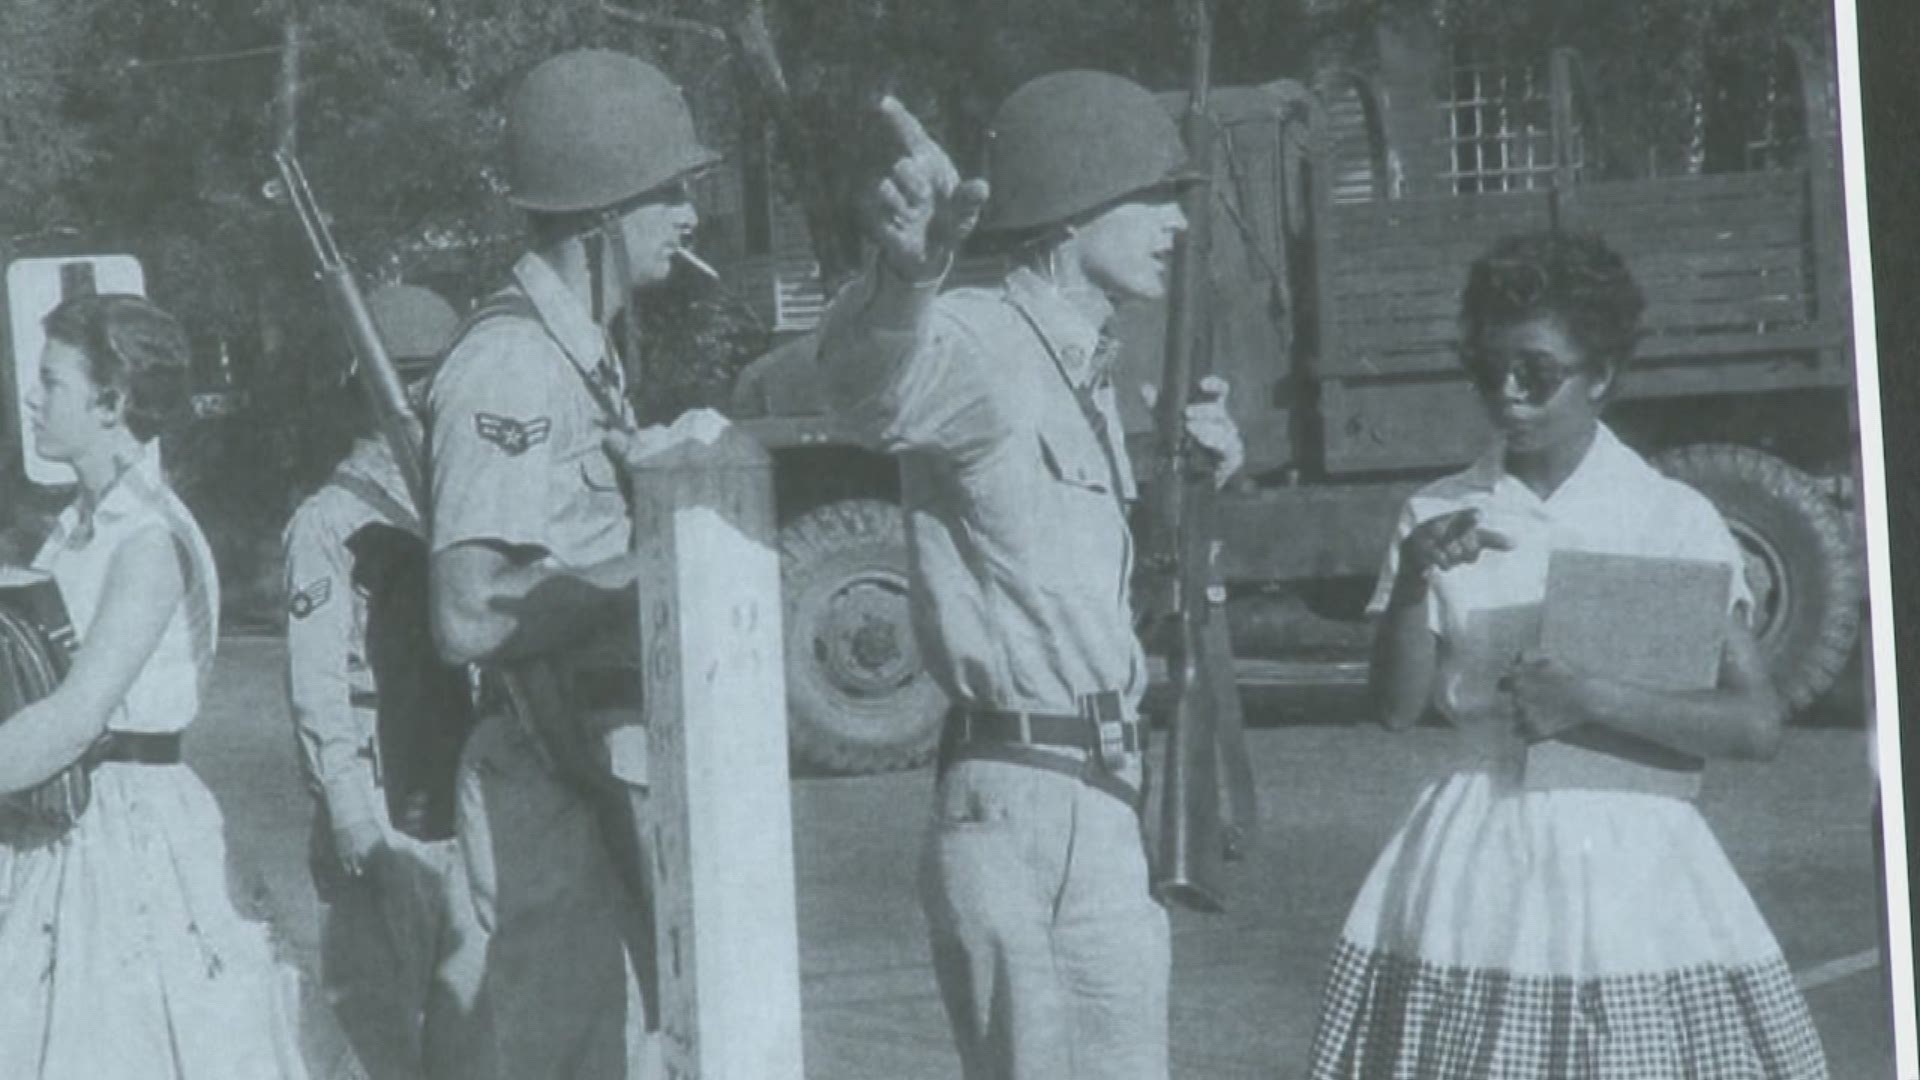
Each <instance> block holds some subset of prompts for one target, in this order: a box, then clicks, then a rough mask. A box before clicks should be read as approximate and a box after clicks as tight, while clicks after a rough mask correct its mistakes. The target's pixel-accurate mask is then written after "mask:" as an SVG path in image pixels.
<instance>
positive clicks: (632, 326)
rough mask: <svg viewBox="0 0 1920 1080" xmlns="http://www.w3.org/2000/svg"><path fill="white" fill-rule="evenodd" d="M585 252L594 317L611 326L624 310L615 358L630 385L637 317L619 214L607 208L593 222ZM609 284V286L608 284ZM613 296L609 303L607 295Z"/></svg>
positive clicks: (636, 372) (635, 377) (635, 366)
mask: <svg viewBox="0 0 1920 1080" xmlns="http://www.w3.org/2000/svg"><path fill="white" fill-rule="evenodd" d="M583 239H584V241H585V243H586V254H587V272H588V275H589V278H588V280H589V282H590V284H589V288H590V290H591V291H592V293H593V321H594V322H596V323H599V324H600V325H601V326H602V327H603V328H605V329H607V330H608V331H612V330H613V321H614V320H615V319H616V318H618V317H619V315H620V313H621V311H622V310H623V309H624V310H625V311H626V316H627V317H626V319H625V320H624V322H623V325H622V326H621V327H620V331H619V333H618V334H617V335H613V334H610V336H612V337H614V338H615V339H616V348H615V351H616V352H617V353H618V355H617V356H616V357H615V360H616V361H617V362H618V363H619V364H620V365H621V367H622V368H623V369H624V370H625V373H626V383H627V386H628V387H629V389H631V388H634V387H637V386H639V384H640V320H639V317H638V314H637V313H636V312H635V311H634V310H633V258H632V255H631V253H630V252H629V250H628V248H627V237H626V233H625V232H624V231H623V230H622V229H621V228H620V217H619V215H617V214H615V213H613V212H611V211H609V212H607V213H604V214H602V215H600V221H599V224H597V225H596V226H594V229H593V231H592V232H589V233H588V234H587V235H586V236H585V237H584V238H583ZM608 263H611V264H612V270H613V281H612V282H611V283H609V282H608V281H607V280H606V272H607V266H608ZM609 284H611V286H612V288H611V289H609V288H608V287H607V286H608V285H609ZM609 295H612V296H613V297H615V298H616V299H615V300H614V301H613V302H612V304H611V305H610V304H609V302H608V300H607V297H608V296H609Z"/></svg>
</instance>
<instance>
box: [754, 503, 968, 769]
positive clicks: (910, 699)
mask: <svg viewBox="0 0 1920 1080" xmlns="http://www.w3.org/2000/svg"><path fill="white" fill-rule="evenodd" d="M780 571H781V591H782V593H783V594H784V596H785V613H786V653H787V657H786V664H787V706H788V722H787V724H788V734H789V738H790V740H791V742H792V746H793V754H794V756H795V757H796V758H797V759H799V760H800V761H801V762H803V763H805V764H807V765H810V766H813V767H815V768H818V769H824V770H828V771H830V772H836V773H848V774H865V773H876V772H886V771H890V770H894V769H905V768H911V767H913V766H915V765H919V764H921V763H923V762H925V761H926V760H927V759H928V758H930V757H931V756H932V755H933V750H934V747H935V745H936V744H937V743H938V741H939V737H940V724H941V720H942V718H943V717H944V716H945V714H946V708H947V702H946V696H945V695H944V694H942V693H941V691H940V688H939V687H938V686H936V685H934V682H933V679H932V678H931V677H930V676H928V674H927V673H926V671H925V669H924V668H923V667H922V666H921V664H920V652H919V650H918V648H916V647H915V645H914V639H913V626H912V623H911V622H910V621H909V618H908V614H907V544H906V529H905V525H904V523H903V522H902V521H901V517H900V508H899V507H897V506H894V505H893V504H891V503H888V502H884V501H882V500H880V499H864V498H855V499H843V500H840V501H838V502H830V503H826V504H824V505H821V506H817V507H814V508H813V509H811V510H809V511H807V512H806V513H804V514H801V515H800V516H799V517H796V518H794V519H793V520H792V521H790V522H788V523H787V524H786V525H784V526H782V528H781V530H780Z"/></svg>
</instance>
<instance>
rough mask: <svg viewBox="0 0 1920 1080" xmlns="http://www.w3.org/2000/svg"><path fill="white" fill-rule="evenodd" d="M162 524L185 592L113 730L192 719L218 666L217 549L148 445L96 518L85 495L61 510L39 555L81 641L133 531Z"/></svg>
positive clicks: (170, 726) (159, 727)
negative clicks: (87, 507) (116, 557)
mask: <svg viewBox="0 0 1920 1080" xmlns="http://www.w3.org/2000/svg"><path fill="white" fill-rule="evenodd" d="M149 529H161V530H165V531H166V532H167V533H169V534H170V535H171V536H172V537H173V540H174V545H175V550H176V551H177V552H178V553H179V554H180V556H181V560H182V562H181V571H182V573H183V575H184V577H185V584H186V594H185V595H184V596H183V597H182V599H181V602H180V604H179V606H177V607H176V608H175V609H174V612H173V615H172V617H171V618H169V619H168V620H167V627H166V630H165V631H164V632H162V634H161V636H160V644H159V645H158V646H157V647H156V648H155V649H154V651H153V655H152V656H151V657H149V658H148V659H147V663H146V666H144V667H142V668H141V669H140V673H139V675H137V676H135V677H134V680H133V685H131V686H130V687H128V688H127V694H126V697H125V698H124V699H123V700H122V701H121V702H120V704H119V705H117V706H115V707H114V710H113V712H112V714H111V715H110V716H109V717H108V718H107V728H108V729H109V730H111V731H134V732H177V731H180V730H182V729H184V728H185V727H186V726H187V725H188V724H189V723H191V722H192V721H193V718H194V715H195V714H196V713H197V712H198V711H199V709H200V694H201V690H202V688H203V686H204V684H205V680H206V678H207V675H208V673H209V672H210V671H211V670H212V666H213V652H214V643H215V641H216V640H218V637H219V632H220V625H219V620H220V578H219V575H218V573H217V572H216V571H215V569H214V563H213V554H212V552H211V551H210V550H209V549H208V547H207V541H206V537H205V536H203V535H201V532H200V526H199V525H198V524H196V523H195V522H194V520H193V515H192V514H190V513H188V512H187V508H186V507H185V506H184V505H183V504H182V503H181V502H180V500H179V498H178V497H176V496H175V495H174V493H173V490H172V488H170V487H168V486H167V482H166V479H165V477H164V476H163V475H162V473H161V471H160V454H159V450H158V446H157V444H155V443H152V442H149V443H148V444H147V445H146V447H145V448H144V449H143V450H142V452H141V455H140V457H139V459H138V460H136V461H135V462H134V463H133V464H132V465H131V466H129V467H128V468H127V470H126V472H124V473H122V474H121V476H120V478H119V480H117V481H116V482H115V483H114V484H113V485H112V486H111V487H110V488H108V490H107V494H106V496H105V497H104V498H102V499H101V500H100V504H99V505H98V506H97V507H95V508H94V511H93V514H92V516H91V520H88V519H87V515H86V514H85V513H84V512H83V511H82V509H81V506H80V503H79V501H78V500H76V501H75V502H74V504H73V505H70V506H68V507H67V508H66V509H65V510H63V511H61V513H60V517H59V520H58V521H57V522H56V523H55V525H54V529H53V533H52V535H50V536H49V537H48V538H47V542H46V543H45V544H44V545H42V546H41V548H40V553H39V554H38V555H37V556H35V557H34V560H33V565H34V567H35V568H36V569H40V570H44V571H46V572H48V573H50V574H52V575H53V578H54V580H55V582H57V583H58V584H59V586H60V595H61V597H62V599H64V600H65V601H66V605H67V612H68V614H69V615H70V616H71V617H72V619H73V626H74V629H75V631H76V632H77V633H78V634H79V637H80V640H81V641H82V642H85V641H86V638H87V632H88V630H89V628H90V627H91V626H92V624H93V619H94V615H95V614H96V613H97V612H98V611H99V609H100V603H101V601H102V600H103V599H105V595H104V594H105V589H106V583H107V571H108V569H109V567H110V566H111V565H112V563H113V557H114V554H115V552H117V551H118V550H119V549H120V546H121V545H122V544H123V543H125V542H126V541H127V540H129V539H131V538H133V537H134V536H136V535H138V534H140V533H142V532H145V531H147V530H149Z"/></svg>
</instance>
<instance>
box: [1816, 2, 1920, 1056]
mask: <svg viewBox="0 0 1920 1080" xmlns="http://www.w3.org/2000/svg"><path fill="white" fill-rule="evenodd" d="M1833 15H1834V18H1833V27H1834V56H1835V60H1836V65H1835V76H1836V79H1835V81H1836V82H1838V83H1839V91H1840V153H1841V164H1842V170H1841V171H1842V174H1843V177H1844V187H1845V192H1846V207H1847V216H1846V219H1847V257H1848V260H1849V262H1850V264H1851V270H1852V285H1853V288H1852V298H1853V356H1854V369H1855V370H1854V393H1855V394H1856V395H1857V397H1856V400H1857V401H1858V404H1859V409H1860V502H1861V509H1862V512H1863V516H1864V518H1865V529H1866V544H1867V584H1868V593H1869V603H1868V612H1867V617H1868V626H1869V630H1870V637H1869V647H1870V648H1871V650H1872V652H1871V656H1872V671H1873V686H1872V691H1873V693H1872V709H1873V716H1872V718H1871V721H1872V723H1873V730H1872V738H1873V744H1874V745H1873V752H1874V756H1875V761H1876V765H1877V771H1878V776H1879V783H1880V828H1881V837H1882V839H1883V840H1884V845H1883V849H1884V851H1885V853H1886V858H1885V862H1884V865H1885V868H1886V876H1885V880H1884V882H1883V886H1884V888H1885V890H1886V891H1885V896H1884V901H1885V903H1886V905H1887V913H1888V917H1887V924H1886V925H1887V942H1886V948H1887V955H1886V956H1885V957H1884V958H1883V959H1884V961H1885V971H1886V976H1887V979H1888V982H1889V984H1890V987H1891V991H1892V993H1891V997H1892V1002H1893V1030H1894V1063H1895V1069H1896V1075H1897V1076H1899V1077H1901V1078H1903V1080H1906V1078H1912V1077H1920V1050H1917V1049H1916V1040H1915V1031H1914V994H1913V923H1912V918H1911V914H1910V912H1911V907H1910V902H1909V901H1910V898H1909V896H1908V887H1907V829H1906V819H1905V817H1904V816H1903V813H1902V811H1903V809H1904V807H1905V805H1906V802H1905V795H1904V790H1905V789H1904V787H1903V785H1902V777H1901V759H1900V704H1899V678H1898V666H1899V663H1898V658H1897V656H1896V655H1895V651H1894V644H1895V643H1894V636H1893V628H1894V620H1893V577H1892V566H1891V564H1890V561H1889V560H1890V558H1891V552H1892V548H1891V545H1890V544H1889V542H1888V524H1887V468H1886V464H1887V463H1886V445H1885V441H1884V440H1883V438H1882V432H1881V425H1880V365H1879V349H1878V337H1877V334H1876V329H1877V327H1876V325H1875V322H1874V296H1873V247H1872V242H1871V238H1870V236H1869V229H1868V225H1867V177H1866V154H1865V149H1864V133H1863V131H1862V126H1861V98H1860V35H1859V21H1858V18H1857V12H1856V11H1855V7H1854V0H1834V13H1833Z"/></svg>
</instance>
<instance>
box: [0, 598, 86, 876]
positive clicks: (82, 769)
mask: <svg viewBox="0 0 1920 1080" xmlns="http://www.w3.org/2000/svg"><path fill="white" fill-rule="evenodd" d="M79 647H80V641H79V636H78V635H77V634H75V632H74V629H73V620H72V618H71V617H70V616H69V615H68V613H67V604H66V601H65V599H63V598H62V597H61V595H60V586H59V584H58V583H57V582H55V581H54V580H53V578H52V577H51V576H50V575H48V574H46V573H43V572H41V571H38V570H26V569H22V568H19V567H13V566H0V722H4V721H6V720H7V719H10V718H11V717H12V716H13V715H14V714H15V713H17V712H19V711H20V710H21V709H23V708H25V707H26V706H28V705H30V704H32V703H33V702H35V701H38V700H40V699H41V698H43V697H46V696H47V695H48V694H51V693H52V692H53V690H54V688H55V687H57V686H59V685H60V681H61V680H62V679H64V678H66V676H67V668H68V666H69V665H70V664H71V663H72V661H73V654H74V653H75V652H76V651H78V649H79ZM87 768H88V765H87V763H86V762H85V761H84V760H83V761H81V762H76V763H75V764H74V765H73V766H70V767H68V768H66V769H63V770H61V771H60V772H59V773H57V774H55V775H54V776H53V777H52V778H51V779H49V780H47V781H46V782H45V783H42V784H39V785H37V786H35V787H32V788H29V789H28V790H26V791H21V792H15V793H13V794H10V795H5V796H0V835H4V836H6V838H7V840H8V842H9V843H13V844H16V845H18V844H24V843H29V842H36V841H43V840H50V839H52V838H54V837H56V836H58V835H59V834H61V833H63V832H65V831H66V829H68V828H69V827H71V826H72V824H73V822H74V821H75V820H77V819H78V818H79V816H80V813H81V811H83V810H85V809H86V805H87V801H88V797H89V794H90V789H89V785H88V779H87Z"/></svg>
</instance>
